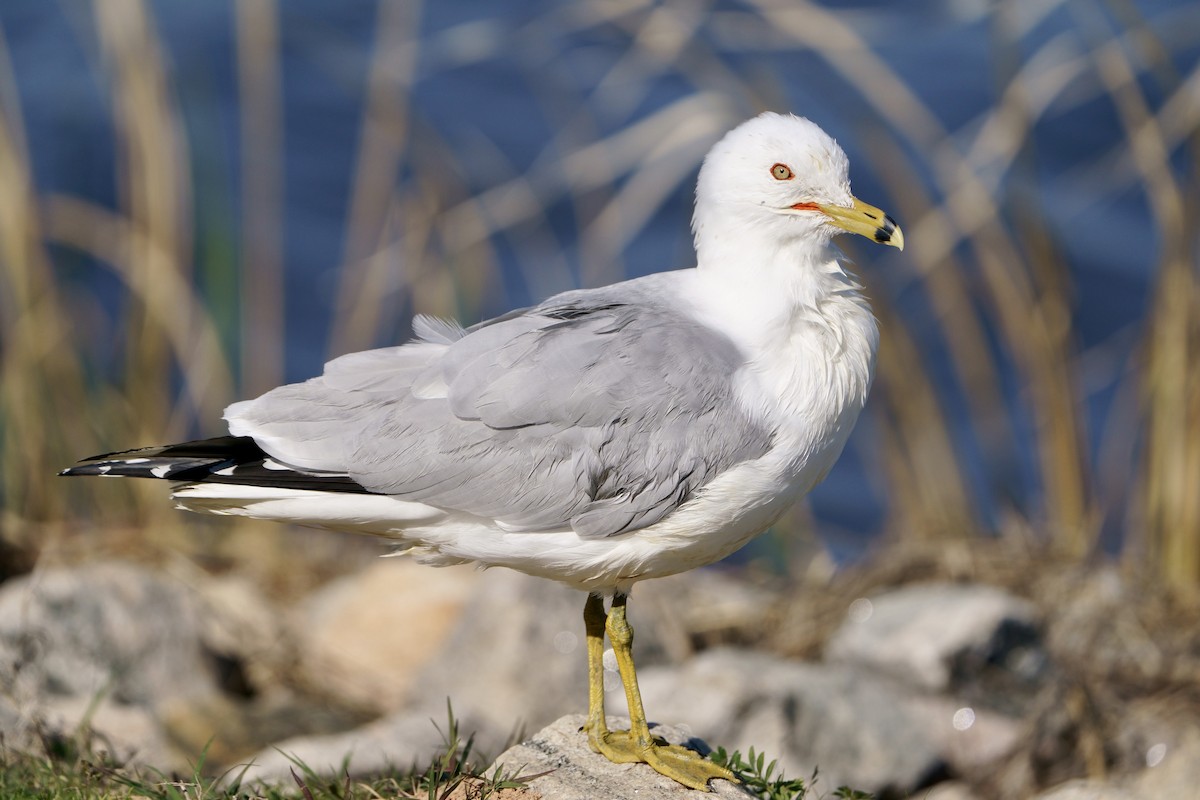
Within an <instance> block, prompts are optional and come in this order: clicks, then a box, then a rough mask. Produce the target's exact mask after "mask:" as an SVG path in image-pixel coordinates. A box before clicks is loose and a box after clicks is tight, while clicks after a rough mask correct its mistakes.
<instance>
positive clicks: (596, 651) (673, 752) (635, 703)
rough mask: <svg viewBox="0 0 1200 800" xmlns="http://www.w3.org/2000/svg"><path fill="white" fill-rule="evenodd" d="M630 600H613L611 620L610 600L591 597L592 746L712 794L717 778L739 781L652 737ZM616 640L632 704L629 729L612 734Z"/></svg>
mask: <svg viewBox="0 0 1200 800" xmlns="http://www.w3.org/2000/svg"><path fill="white" fill-rule="evenodd" d="M626 599H627V598H626V596H625V595H622V594H618V595H616V596H615V597H614V598H613V604H612V611H611V612H610V613H609V614H608V617H607V619H605V615H604V602H603V600H601V598H600V597H598V596H596V595H589V596H588V602H587V605H586V606H584V610H583V618H584V622H585V624H586V625H587V643H588V721H587V726H586V727H587V734H588V743H589V744H590V745H591V748H592V749H593V750H595V751H596V752H598V753H600V754H602V755H603V756H604V757H605V758H607V759H608V760H609V761H613V762H616V763H619V764H621V763H627V762H631V761H640V762H645V763H646V764H649V765H650V766H651V767H653V768H654V769H655V770H656V771H657V772H660V773H662V774H663V775H666V776H667V777H668V778H671V779H673V780H676V781H678V782H679V783H682V784H683V785H684V786H689V787H691V788H693V789H700V790H702V791H708V782H709V780H711V779H712V778H724V779H725V780H729V781H736V780H737V779H736V778H735V777H734V775H733V773H732V772H730V771H729V770H727V769H725V768H724V767H721V766H718V765H717V764H714V763H713V762H712V761H709V760H708V759H706V758H704V757H703V756H701V755H700V754H699V753H697V752H695V751H694V750H689V749H687V748H686V747H679V746H677V745H669V744H666V743H665V742H663V741H662V740H656V739H655V738H654V737H652V736H651V735H650V725H649V724H648V723H647V722H646V712H645V711H644V710H643V708H642V693H641V691H640V690H639V689H638V683H637V671H636V670H635V669H634V666H633V628H632V627H631V626H630V625H629V621H628V620H627V619H626V618H625V603H626ZM605 631H607V632H608V638H609V639H610V640H611V641H612V645H613V654H614V655H615V656H616V657H617V669H618V670H619V671H620V673H621V683H622V684H624V686H625V701H626V703H627V704H628V705H629V728H630V729H629V730H628V731H610V730H608V727H607V724H606V723H605V719H604V664H603V655H604V632H605Z"/></svg>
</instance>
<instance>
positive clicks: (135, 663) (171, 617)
mask: <svg viewBox="0 0 1200 800" xmlns="http://www.w3.org/2000/svg"><path fill="white" fill-rule="evenodd" d="M199 616H200V614H199V612H198V607H197V604H196V603H195V601H194V598H192V597H190V596H189V594H188V592H187V591H186V590H184V589H182V588H181V587H180V586H178V585H176V584H173V583H171V582H169V581H166V580H163V579H162V578H159V577H158V576H156V575H154V574H152V573H150V572H147V571H144V570H141V569H138V568H136V567H133V566H130V565H127V564H118V563H109V564H97V565H93V566H90V567H87V568H80V569H48V570H44V571H40V572H34V573H32V574H30V575H27V576H23V577H21V578H16V579H13V580H12V581H9V582H8V583H6V584H4V585H3V587H0V653H2V654H3V656H2V658H3V660H2V661H0V669H3V670H5V671H6V672H8V673H9V676H10V678H9V680H6V681H5V682H6V684H7V685H10V686H13V685H16V686H20V687H22V688H23V690H24V691H25V692H27V693H29V694H31V695H33V696H47V695H49V696H59V697H86V698H93V697H96V696H100V695H107V696H110V697H111V698H112V699H113V700H114V701H115V702H118V703H123V704H126V705H137V706H142V707H146V708H155V707H159V706H161V705H163V704H165V703H168V702H174V701H177V700H180V699H183V698H188V697H196V696H199V695H203V694H208V693H211V692H213V691H215V682H214V679H213V673H212V670H211V669H210V668H209V666H208V662H207V659H206V658H205V653H204V650H203V648H202V647H201V644H200V621H199Z"/></svg>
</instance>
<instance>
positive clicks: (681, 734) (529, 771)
mask: <svg viewBox="0 0 1200 800" xmlns="http://www.w3.org/2000/svg"><path fill="white" fill-rule="evenodd" d="M583 723H584V717H583V715H572V716H567V717H562V718H561V719H559V720H558V721H556V722H555V723H553V724H552V725H550V726H548V727H546V728H543V729H542V730H540V731H538V732H537V733H535V734H534V735H533V736H531V737H529V738H528V739H526V740H525V741H523V742H521V743H520V744H518V745H516V746H514V747H512V748H509V749H508V750H506V751H505V752H504V753H502V754H501V755H500V757H499V758H497V759H496V761H495V763H494V764H492V766H490V767H488V769H487V770H485V774H487V775H491V774H492V773H493V771H494V770H495V769H496V768H497V767H499V768H502V769H503V770H504V772H505V774H507V775H512V774H514V773H515V774H517V775H537V776H538V777H535V778H533V779H532V780H530V781H529V782H528V783H527V784H525V786H524V789H525V791H526V792H527V794H525V795H523V796H528V797H541V798H544V799H545V800H596V798H606V800H644V799H645V798H650V797H653V798H660V797H661V798H669V797H675V798H686V797H695V798H697V800H699V798H731V800H732V798H737V799H738V800H743V799H744V798H748V797H754V795H753V794H751V793H750V792H748V791H747V790H746V789H744V788H743V787H741V786H740V785H738V784H734V783H730V782H729V781H723V780H714V781H711V782H710V783H709V787H710V788H711V789H712V791H711V792H707V793H706V792H698V791H695V790H692V789H688V788H687V787H685V786H682V785H680V784H678V783H676V782H675V781H673V780H671V779H670V778H667V777H664V776H662V775H659V774H658V773H657V772H655V771H654V770H653V769H651V768H650V767H648V766H646V765H645V764H614V763H612V762H611V761H609V760H608V759H606V758H604V757H603V756H600V755H597V754H596V753H593V752H592V751H591V750H590V749H589V748H588V743H587V737H586V736H585V735H584V734H583V733H582V732H581V731H580V727H581V726H582V725H583ZM628 725H629V720H628V719H622V718H615V717H614V718H610V720H609V726H610V727H612V728H614V729H615V728H622V727H628ZM651 731H652V732H653V733H654V735H656V736H660V737H662V738H663V739H666V740H667V741H668V742H670V743H671V744H680V745H686V746H688V747H691V748H693V749H695V750H698V751H699V752H701V753H708V752H709V748H708V746H707V745H705V744H704V742H702V741H700V740H698V739H695V738H693V737H692V736H691V735H690V734H688V733H687V732H686V731H683V730H680V729H679V728H672V727H668V726H664V725H652V726H651ZM541 773H545V774H541Z"/></svg>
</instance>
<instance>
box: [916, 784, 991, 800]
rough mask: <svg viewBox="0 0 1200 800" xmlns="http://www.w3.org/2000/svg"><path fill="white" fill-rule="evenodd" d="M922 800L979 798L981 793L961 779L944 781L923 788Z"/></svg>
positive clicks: (971, 799)
mask: <svg viewBox="0 0 1200 800" xmlns="http://www.w3.org/2000/svg"><path fill="white" fill-rule="evenodd" d="M916 797H917V798H920V800H979V795H977V794H975V792H974V791H972V789H971V787H970V786H967V785H966V784H965V783H962V782H961V781H944V782H942V783H939V784H936V785H935V786H931V787H929V788H928V789H924V790H922V791H921V792H920V793H919V794H918V795H916Z"/></svg>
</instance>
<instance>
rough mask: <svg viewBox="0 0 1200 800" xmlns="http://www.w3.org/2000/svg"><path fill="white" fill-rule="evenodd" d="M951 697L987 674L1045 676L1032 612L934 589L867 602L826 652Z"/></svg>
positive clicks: (968, 590) (972, 592) (1002, 596)
mask: <svg viewBox="0 0 1200 800" xmlns="http://www.w3.org/2000/svg"><path fill="white" fill-rule="evenodd" d="M825 657H826V659H827V660H829V661H834V662H839V663H846V664H856V665H861V666H870V667H872V668H874V669H877V670H879V671H881V672H886V673H888V674H890V675H892V676H894V677H897V678H899V679H901V680H904V681H906V682H909V683H912V684H914V685H916V686H919V687H922V688H924V689H929V690H934V691H944V690H946V689H950V688H954V687H958V686H960V684H961V683H962V682H963V681H964V680H972V679H974V678H975V677H976V676H977V675H978V674H979V672H980V671H981V670H982V669H983V668H984V667H987V666H993V667H998V668H1000V669H1002V670H1003V671H1005V672H1008V673H1010V674H1011V675H1012V676H1015V677H1016V678H1018V679H1020V680H1022V681H1025V682H1031V681H1032V680H1034V679H1035V678H1036V677H1037V676H1038V675H1039V674H1040V673H1041V671H1042V670H1043V669H1044V667H1045V664H1046V657H1045V654H1044V652H1043V651H1042V649H1041V645H1040V639H1039V634H1038V625H1037V616H1036V611H1035V609H1034V607H1033V605H1032V604H1030V603H1028V602H1026V601H1024V600H1022V599H1020V598H1017V597H1013V596H1012V595H1010V594H1007V593H1006V592H1003V591H1001V590H999V589H996V588H993V587H990V586H978V585H972V586H966V585H959V584H948V583H930V584H922V585H917V586H908V587H904V588H902V589H897V590H895V591H891V592H887V593H886V594H881V595H877V596H875V597H872V598H869V599H868V598H860V599H859V600H857V601H855V603H854V604H853V605H852V606H851V609H850V615H849V618H848V619H847V620H846V622H845V623H844V624H843V625H842V626H841V627H840V628H839V629H838V630H837V632H836V633H834V635H833V637H832V638H831V639H830V642H829V645H828V647H827V648H826V651H825Z"/></svg>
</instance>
